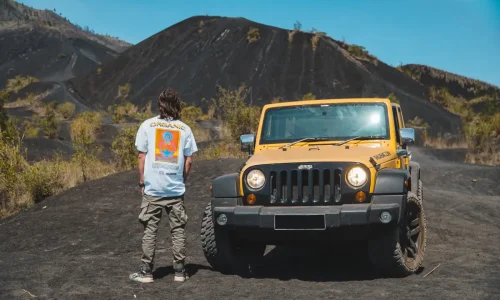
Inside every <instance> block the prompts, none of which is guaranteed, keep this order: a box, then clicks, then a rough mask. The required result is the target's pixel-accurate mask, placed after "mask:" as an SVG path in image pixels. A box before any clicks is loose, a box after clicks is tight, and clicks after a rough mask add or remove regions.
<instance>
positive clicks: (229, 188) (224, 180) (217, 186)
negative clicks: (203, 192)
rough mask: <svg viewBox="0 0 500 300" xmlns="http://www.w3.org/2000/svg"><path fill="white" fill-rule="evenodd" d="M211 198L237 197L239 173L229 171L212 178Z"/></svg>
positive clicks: (238, 194) (238, 193)
mask: <svg viewBox="0 0 500 300" xmlns="http://www.w3.org/2000/svg"><path fill="white" fill-rule="evenodd" d="M211 190H212V191H211V193H212V198H237V197H239V196H240V192H239V191H240V181H239V173H238V172H235V173H229V174H224V175H221V176H219V177H216V178H214V179H213V180H212V187H211Z"/></svg>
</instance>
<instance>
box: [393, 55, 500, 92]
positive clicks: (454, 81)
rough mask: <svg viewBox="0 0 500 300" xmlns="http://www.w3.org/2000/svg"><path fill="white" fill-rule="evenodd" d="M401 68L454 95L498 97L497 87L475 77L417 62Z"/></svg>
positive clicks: (419, 80) (426, 83)
mask: <svg viewBox="0 0 500 300" xmlns="http://www.w3.org/2000/svg"><path fill="white" fill-rule="evenodd" d="M401 69H402V70H403V71H404V72H405V73H407V74H408V75H410V76H412V77H413V78H414V79H415V80H417V81H418V82H419V83H421V84H423V85H425V86H435V87H437V88H446V89H448V91H449V92H450V93H451V94H452V95H454V96H456V97H462V98H465V99H467V100H471V99H474V98H477V97H481V96H490V95H496V97H497V98H498V97H500V88H499V87H497V86H494V85H492V84H488V83H486V82H483V81H480V80H477V79H473V78H468V77H465V76H461V75H458V74H454V73H450V72H447V71H444V70H440V69H436V68H433V67H429V66H425V65H418V64H408V65H403V66H401Z"/></svg>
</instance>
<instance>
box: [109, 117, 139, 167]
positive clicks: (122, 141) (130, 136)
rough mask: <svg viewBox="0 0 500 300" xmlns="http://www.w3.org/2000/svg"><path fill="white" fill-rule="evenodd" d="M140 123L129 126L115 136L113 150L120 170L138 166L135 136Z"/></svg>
mask: <svg viewBox="0 0 500 300" xmlns="http://www.w3.org/2000/svg"><path fill="white" fill-rule="evenodd" d="M139 126H140V124H136V125H133V126H128V127H127V128H125V129H123V130H121V131H120V133H119V134H118V135H117V136H116V137H115V139H114V141H113V144H112V146H111V147H112V148H111V149H112V150H113V152H114V154H115V161H116V165H117V167H118V168H119V169H120V170H131V169H133V168H136V167H137V149H136V148H135V137H136V134H137V130H138V129H139Z"/></svg>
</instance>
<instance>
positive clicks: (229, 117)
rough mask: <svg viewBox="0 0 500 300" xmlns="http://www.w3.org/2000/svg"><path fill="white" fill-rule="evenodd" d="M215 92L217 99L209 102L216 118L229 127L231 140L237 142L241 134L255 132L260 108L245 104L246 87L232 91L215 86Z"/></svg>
mask: <svg viewBox="0 0 500 300" xmlns="http://www.w3.org/2000/svg"><path fill="white" fill-rule="evenodd" d="M217 90H218V91H217V98H216V99H212V100H211V101H212V104H213V107H214V108H215V112H216V117H217V118H218V119H220V120H222V121H223V122H224V123H226V125H227V126H228V127H229V131H230V133H231V138H232V139H234V140H237V139H238V138H239V137H240V135H242V134H245V133H253V132H255V131H256V130H257V125H258V123H259V117H260V108H259V107H249V106H247V105H246V104H245V101H244V100H245V97H246V95H247V92H248V90H247V88H246V86H245V85H241V86H240V87H239V88H237V89H236V90H234V91H233V90H228V89H224V88H222V87H221V86H217Z"/></svg>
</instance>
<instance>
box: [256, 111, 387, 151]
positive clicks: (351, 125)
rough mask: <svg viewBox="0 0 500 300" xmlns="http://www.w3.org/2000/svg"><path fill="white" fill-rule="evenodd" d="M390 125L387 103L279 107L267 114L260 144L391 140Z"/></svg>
mask: <svg viewBox="0 0 500 300" xmlns="http://www.w3.org/2000/svg"><path fill="white" fill-rule="evenodd" d="M388 122H389V120H388V118H387V107H386V105H385V104H384V103H341V104H323V105H320V104H315V105H307V106H302V105H298V106H289V107H276V108H271V109H268V110H267V111H266V114H265V116H264V124H263V127H262V134H261V137H260V143H261V144H270V143H288V142H293V141H296V140H300V139H303V138H315V137H321V138H328V139H332V140H346V139H349V138H353V137H356V136H381V137H383V139H389V127H388V126H387V124H388Z"/></svg>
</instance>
